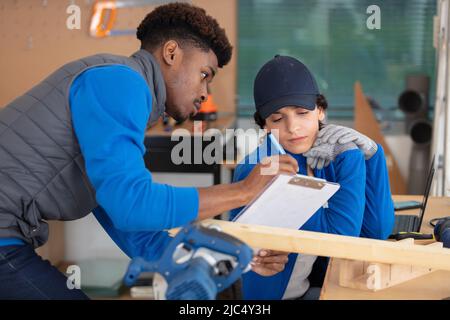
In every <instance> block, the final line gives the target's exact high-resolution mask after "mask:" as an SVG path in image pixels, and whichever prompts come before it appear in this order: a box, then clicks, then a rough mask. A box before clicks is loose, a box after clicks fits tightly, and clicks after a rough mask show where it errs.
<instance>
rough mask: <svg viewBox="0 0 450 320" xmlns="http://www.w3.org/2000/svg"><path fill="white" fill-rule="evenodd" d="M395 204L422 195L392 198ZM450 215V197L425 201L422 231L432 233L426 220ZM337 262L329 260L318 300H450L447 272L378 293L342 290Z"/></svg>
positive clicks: (449, 273)
mask: <svg viewBox="0 0 450 320" xmlns="http://www.w3.org/2000/svg"><path fill="white" fill-rule="evenodd" d="M393 198H394V200H395V201H405V200H416V201H422V196H393ZM418 213H419V209H414V210H405V211H400V212H399V214H418ZM448 215H450V197H445V198H438V197H430V198H429V199H428V205H427V209H426V211H425V216H424V219H423V223H422V227H421V232H424V233H432V232H433V228H432V227H431V226H430V224H429V221H430V220H431V219H433V218H439V217H444V216H448ZM338 280H339V259H335V258H331V259H330V263H329V265H328V269H327V273H326V276H325V281H324V284H323V287H322V292H321V295H320V299H331V300H341V299H343V300H349V299H351V300H391V299H392V300H416V299H434V300H436V299H438V300H440V299H444V298H447V297H450V271H441V270H439V271H435V272H433V273H430V274H427V275H425V276H422V277H420V278H417V279H414V280H410V281H408V282H405V283H402V284H398V285H396V286H393V287H391V288H387V289H384V290H380V291H377V292H371V291H363V290H356V289H350V288H344V287H341V286H339V285H338Z"/></svg>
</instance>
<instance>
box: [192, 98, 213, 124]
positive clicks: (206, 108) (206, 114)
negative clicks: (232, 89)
mask: <svg viewBox="0 0 450 320" xmlns="http://www.w3.org/2000/svg"><path fill="white" fill-rule="evenodd" d="M217 109H218V108H217V105H216V104H215V103H214V100H213V97H212V95H211V94H209V95H208V99H207V100H206V101H205V102H203V103H202V105H201V107H200V109H199V110H198V113H197V114H196V115H195V116H194V117H192V120H210V121H214V120H216V119H217Z"/></svg>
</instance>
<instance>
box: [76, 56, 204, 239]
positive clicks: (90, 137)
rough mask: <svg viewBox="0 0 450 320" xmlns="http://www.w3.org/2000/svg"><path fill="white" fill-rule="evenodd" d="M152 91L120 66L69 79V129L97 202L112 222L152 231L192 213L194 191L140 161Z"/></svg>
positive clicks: (194, 210)
mask: <svg viewBox="0 0 450 320" xmlns="http://www.w3.org/2000/svg"><path fill="white" fill-rule="evenodd" d="M151 103H152V97H151V94H150V91H149V88H148V86H147V84H146V82H145V80H144V79H143V78H142V77H141V76H140V75H139V74H138V73H137V72H135V71H134V70H132V69H130V68H128V67H125V66H117V65H116V66H105V67H98V68H94V69H90V70H87V71H85V72H84V73H82V74H81V75H80V76H78V77H77V79H76V80H75V81H74V83H73V84H72V87H71V90H70V106H71V112H72V121H73V127H74V130H75V134H76V136H77V138H78V142H79V144H80V148H81V151H82V153H83V156H84V160H85V166H86V171H87V175H88V178H89V180H90V182H91V183H92V185H93V187H94V189H95V191H96V199H97V202H98V204H99V205H100V206H101V207H102V208H103V209H104V211H105V212H106V213H107V214H108V216H109V218H110V219H111V223H112V224H113V225H114V227H115V228H117V229H119V230H123V231H149V230H153V231H157V230H162V229H167V228H172V227H176V226H180V225H183V224H185V223H187V222H189V221H192V220H194V219H195V218H196V217H197V215H198V191H197V189H195V188H182V187H173V186H169V185H165V184H159V183H155V182H154V181H153V180H152V175H151V173H150V172H149V171H148V170H147V168H146V167H145V163H144V158H143V156H144V153H145V147H144V135H145V129H146V124H147V120H148V118H149V115H150V112H151Z"/></svg>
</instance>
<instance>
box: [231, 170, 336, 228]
mask: <svg viewBox="0 0 450 320" xmlns="http://www.w3.org/2000/svg"><path fill="white" fill-rule="evenodd" d="M339 188H340V185H339V184H338V183H333V182H328V181H326V180H324V179H319V178H314V177H309V176H305V175H301V174H297V175H294V176H290V175H285V174H281V175H278V176H276V177H275V178H274V179H273V180H272V181H271V182H270V183H269V184H268V185H267V186H266V187H265V188H264V189H263V191H262V192H261V193H260V194H259V195H258V196H257V197H256V198H255V199H253V200H252V201H251V202H250V203H249V204H248V205H247V206H246V207H244V209H242V211H241V212H240V213H239V214H238V215H237V216H236V217H235V218H234V219H233V221H234V222H239V223H245V224H257V225H263V226H271V227H280V228H288V229H296V230H298V229H299V228H300V227H301V226H303V225H304V224H305V222H306V221H308V219H309V218H311V216H312V215H313V214H314V213H315V212H316V211H317V210H319V208H320V207H322V206H324V205H327V201H328V200H329V199H330V198H331V197H332V196H333V195H334V194H335V193H336V191H338V190H339Z"/></svg>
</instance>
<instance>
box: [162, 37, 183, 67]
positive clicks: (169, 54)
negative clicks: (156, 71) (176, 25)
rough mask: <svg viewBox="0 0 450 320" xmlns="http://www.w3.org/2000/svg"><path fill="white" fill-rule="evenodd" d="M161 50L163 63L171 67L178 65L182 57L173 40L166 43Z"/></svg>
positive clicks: (176, 43)
mask: <svg viewBox="0 0 450 320" xmlns="http://www.w3.org/2000/svg"><path fill="white" fill-rule="evenodd" d="M162 50H163V52H162V55H163V61H164V63H166V64H167V65H169V66H173V65H175V64H176V63H178V62H179V60H180V59H181V58H182V55H183V53H182V50H181V48H180V45H179V44H178V42H176V41H175V40H169V41H167V42H166V43H165V44H164V46H163V48H162Z"/></svg>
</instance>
